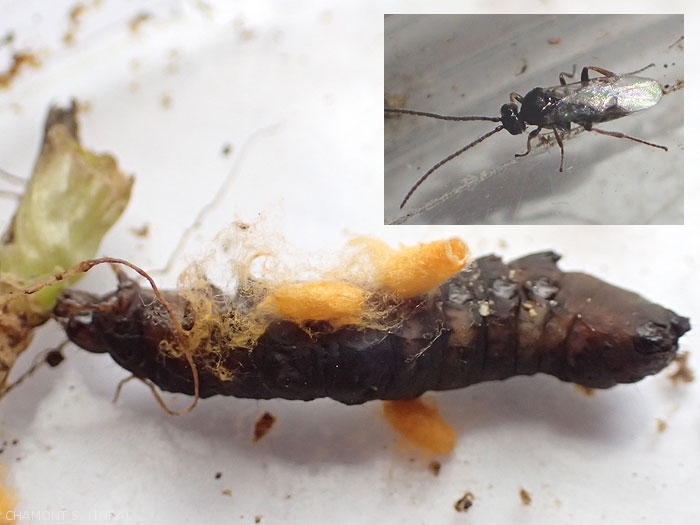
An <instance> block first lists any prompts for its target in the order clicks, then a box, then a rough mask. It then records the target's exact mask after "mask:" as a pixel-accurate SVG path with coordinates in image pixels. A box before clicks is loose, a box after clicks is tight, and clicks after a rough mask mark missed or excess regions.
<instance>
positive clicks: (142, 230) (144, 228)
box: [129, 222, 151, 238]
mask: <svg viewBox="0 0 700 525" xmlns="http://www.w3.org/2000/svg"><path fill="white" fill-rule="evenodd" d="M129 231H130V232H131V233H133V234H134V235H136V237H141V238H144V237H148V234H149V233H150V232H151V226H150V224H148V223H147V222H145V223H143V224H142V225H141V226H139V227H138V228H136V227H134V228H129Z"/></svg>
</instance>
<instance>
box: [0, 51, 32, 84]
mask: <svg viewBox="0 0 700 525" xmlns="http://www.w3.org/2000/svg"><path fill="white" fill-rule="evenodd" d="M40 65H41V63H40V62H39V59H38V58H37V57H36V55H34V54H33V53H30V52H29V51H17V52H16V53H15V54H13V55H12V64H10V67H9V68H7V70H6V71H5V72H4V73H0V88H2V89H8V88H9V87H10V84H12V81H13V80H14V79H15V78H16V77H17V76H18V75H19V72H20V71H21V70H22V69H23V68H25V67H27V66H28V67H33V68H37V67H39V66H40Z"/></svg>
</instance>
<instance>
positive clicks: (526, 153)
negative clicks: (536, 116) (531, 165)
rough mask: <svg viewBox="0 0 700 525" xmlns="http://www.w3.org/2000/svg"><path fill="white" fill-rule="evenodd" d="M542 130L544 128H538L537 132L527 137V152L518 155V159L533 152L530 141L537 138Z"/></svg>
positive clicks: (532, 132)
mask: <svg viewBox="0 0 700 525" xmlns="http://www.w3.org/2000/svg"><path fill="white" fill-rule="evenodd" d="M541 129H542V128H537V129H536V130H534V131H531V132H530V134H529V135H528V136H527V151H526V152H525V153H516V154H515V156H516V157H524V156H525V155H529V154H530V151H532V148H531V147H530V141H531V140H532V139H534V138H535V137H536V136H537V134H538V133H539V132H540V130H541Z"/></svg>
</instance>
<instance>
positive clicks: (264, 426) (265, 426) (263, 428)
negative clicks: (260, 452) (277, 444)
mask: <svg viewBox="0 0 700 525" xmlns="http://www.w3.org/2000/svg"><path fill="white" fill-rule="evenodd" d="M275 421H277V418H275V416H273V415H272V414H270V413H269V412H265V413H264V414H263V415H262V416H260V417H259V418H258V420H257V421H256V422H255V431H254V432H253V443H257V442H258V441H260V440H261V439H262V438H264V437H265V435H266V434H267V433H268V432H269V431H270V429H271V428H272V425H274V424H275Z"/></svg>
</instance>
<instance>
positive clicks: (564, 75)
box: [559, 64, 576, 86]
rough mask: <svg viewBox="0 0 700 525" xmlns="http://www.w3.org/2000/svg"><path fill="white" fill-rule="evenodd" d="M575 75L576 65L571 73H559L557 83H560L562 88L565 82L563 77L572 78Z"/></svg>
mask: <svg viewBox="0 0 700 525" xmlns="http://www.w3.org/2000/svg"><path fill="white" fill-rule="evenodd" d="M575 74H576V64H574V69H573V71H572V72H571V73H564V72H563V71H562V72H561V73H559V82H561V85H562V86H565V85H566V80H564V77H568V78H574V75H575Z"/></svg>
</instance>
